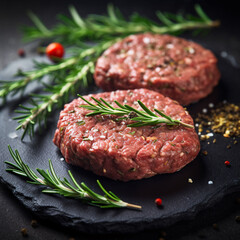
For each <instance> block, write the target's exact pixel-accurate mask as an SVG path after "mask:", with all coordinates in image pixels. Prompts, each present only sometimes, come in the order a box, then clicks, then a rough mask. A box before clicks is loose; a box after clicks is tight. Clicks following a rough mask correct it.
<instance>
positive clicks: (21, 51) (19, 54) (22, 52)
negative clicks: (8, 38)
mask: <svg viewBox="0 0 240 240" xmlns="http://www.w3.org/2000/svg"><path fill="white" fill-rule="evenodd" d="M18 56H19V57H24V56H25V51H24V50H23V49H22V48H19V49H18Z"/></svg>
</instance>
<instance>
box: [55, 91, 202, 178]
mask: <svg viewBox="0 0 240 240" xmlns="http://www.w3.org/2000/svg"><path fill="white" fill-rule="evenodd" d="M91 96H94V97H95V98H96V99H99V98H100V97H102V98H104V99H105V100H106V101H107V102H109V103H111V104H112V105H113V106H115V107H117V105H116V104H115V103H114V100H117V101H118V102H119V103H121V104H128V105H130V106H133V107H134V108H137V109H139V110H141V108H140V107H139V105H138V103H137V100H141V101H142V102H143V103H144V104H145V105H146V106H147V107H148V108H149V109H151V110H152V111H153V109H154V108H156V109H159V110H162V111H163V112H164V113H165V114H167V115H170V116H171V117H172V118H173V119H179V120H181V121H183V122H185V123H188V124H192V125H193V120H192V118H191V116H190V115H189V114H188V112H187V111H186V110H185V109H184V108H183V107H182V106H180V105H179V104H178V103H177V102H176V101H173V100H171V99H170V98H168V97H164V96H163V95H162V94H160V93H157V92H154V91H151V90H147V89H136V90H118V91H114V92H105V93H99V94H95V95H88V96H84V97H85V98H86V99H87V100H89V101H90V102H93V100H92V99H91ZM93 103H94V102H93ZM82 104H86V103H85V102H84V101H83V100H82V99H80V98H78V99H75V100H73V101H72V102H71V103H69V104H66V105H65V107H64V110H62V111H61V113H60V118H59V121H58V125H57V130H56V133H55V136H54V139H53V142H54V143H55V144H56V145H57V146H58V147H59V148H60V151H61V152H62V154H63V156H64V157H65V160H66V162H68V163H70V164H73V165H78V166H81V167H83V168H84V169H87V170H90V171H92V172H94V173H96V174H98V175H102V176H106V177H109V178H112V179H115V180H121V181H129V180H136V179H142V178H148V177H151V176H154V175H156V174H161V173H173V172H175V171H178V170H180V169H181V168H182V167H184V166H185V165H186V164H188V163H189V162H191V161H192V160H193V159H194V158H195V157H196V156H197V154H198V152H199V150H200V143H199V139H198V136H197V134H196V132H195V130H194V129H191V128H186V127H184V126H180V125H179V126H167V125H166V124H162V125H157V126H144V127H128V126H127V125H128V124H129V123H130V122H131V120H121V121H118V120H117V118H118V117H117V116H114V115H96V116H91V117H87V116H86V114H87V113H89V112H90V111H89V110H87V109H85V108H82V107H80V105H82Z"/></svg>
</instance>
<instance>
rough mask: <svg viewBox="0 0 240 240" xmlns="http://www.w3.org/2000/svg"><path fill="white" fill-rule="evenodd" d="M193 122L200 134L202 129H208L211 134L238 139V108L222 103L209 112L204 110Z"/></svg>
mask: <svg viewBox="0 0 240 240" xmlns="http://www.w3.org/2000/svg"><path fill="white" fill-rule="evenodd" d="M195 122H196V123H197V124H198V125H199V130H198V131H199V132H202V129H203V127H210V128H211V130H212V131H213V132H215V133H220V134H222V135H223V136H224V137H227V138H229V137H240V106H239V105H236V104H233V103H228V102H222V103H220V104H219V105H217V106H216V107H215V108H211V109H210V110H209V111H206V109H204V111H203V113H199V114H198V116H197V118H196V119H195Z"/></svg>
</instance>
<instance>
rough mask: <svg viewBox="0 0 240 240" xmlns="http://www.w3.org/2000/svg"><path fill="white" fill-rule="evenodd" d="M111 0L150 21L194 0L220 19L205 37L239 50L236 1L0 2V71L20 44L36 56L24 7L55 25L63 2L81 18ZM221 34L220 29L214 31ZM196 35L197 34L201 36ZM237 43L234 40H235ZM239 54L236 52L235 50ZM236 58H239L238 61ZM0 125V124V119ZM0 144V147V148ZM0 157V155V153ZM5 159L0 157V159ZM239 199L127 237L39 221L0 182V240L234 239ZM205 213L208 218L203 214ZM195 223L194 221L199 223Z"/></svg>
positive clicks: (189, 8)
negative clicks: (26, 39)
mask: <svg viewBox="0 0 240 240" xmlns="http://www.w3.org/2000/svg"><path fill="white" fill-rule="evenodd" d="M108 2H111V3H113V4H114V5H115V6H117V7H119V8H120V10H121V11H122V12H123V14H124V15H125V16H129V15H130V14H131V13H132V12H134V11H136V12H138V13H139V14H141V15H143V16H147V17H150V18H152V19H156V18H155V16H154V12H155V11H156V10H162V11H169V12H176V11H177V10H180V9H184V11H185V12H189V13H193V12H194V7H193V6H194V4H195V3H200V5H201V6H202V7H203V9H204V10H205V11H206V13H207V14H208V15H209V16H210V17H211V18H212V19H220V20H221V22H222V25H221V29H220V30H214V31H216V36H217V37H216V38H214V37H211V38H209V40H210V41H216V49H215V50H220V48H221V47H222V46H221V45H220V44H219V41H218V38H219V36H221V37H222V41H221V44H224V48H225V50H228V49H229V51H231V52H232V53H234V52H235V51H239V49H240V48H239V45H240V41H239V40H240V31H239V23H240V21H239V20H240V17H239V8H238V7H237V1H217V0H216V1H210V0H205V1H204V0H202V1H193V0H192V1H191V0H181V1H180V0H178V1H177V0H175V1H173V0H155V1H154V0H147V1H130V0H128V1H126V0H122V1H116V0H115V1H114V0H112V1H107V0H99V1H92V0H78V1H77V0H70V1H67V0H65V1H60V0H58V1H56V0H51V1H49V0H48V1H47V0H42V1H30V0H29V1H24V0H22V1H12V0H1V1H0V71H1V70H2V69H4V68H5V67H6V66H7V65H8V64H9V63H11V62H12V61H14V60H17V59H19V56H18V49H20V48H23V49H24V50H25V52H26V57H30V56H34V55H36V51H35V47H36V46H37V43H36V42H35V43H23V42H22V40H21V38H22V33H21V31H20V29H21V26H24V25H30V24H31V22H30V20H29V18H28V17H27V11H28V10H31V11H33V12H34V13H35V14H37V15H38V16H39V17H40V18H41V20H42V21H43V22H44V23H45V24H46V25H47V26H49V27H51V26H53V25H54V24H55V23H56V18H55V17H56V15H57V14H58V13H62V14H67V15H68V6H69V5H70V4H72V5H74V6H75V7H76V8H77V10H78V11H79V13H80V15H81V16H83V17H84V16H86V15H87V14H89V13H97V14H104V13H106V6H107V3H108ZM220 32H221V33H220ZM202 37H203V36H201V37H200V38H202ZM237 43H239V44H237ZM238 56H239V54H238ZM238 60H240V59H238ZM0 124H2V123H0ZM0 147H1V146H0ZM0 159H1V156H0ZM4 160H6V159H1V161H4ZM239 198H240V193H235V194H233V195H231V196H226V198H225V199H223V200H222V201H221V202H220V203H219V204H218V205H217V206H215V207H214V208H213V209H211V210H210V211H209V212H208V213H206V212H205V213H202V214H200V216H199V219H200V220H198V219H196V222H195V223H194V224H193V223H189V222H186V223H185V222H182V223H179V224H177V225H175V226H170V228H168V229H164V231H162V230H161V231H160V230H155V231H152V232H151V231H149V232H145V233H136V234H130V235H108V236H103V235H98V236H94V235H88V234H84V233H82V234H79V233H74V232H72V231H69V230H68V229H63V228H59V227H58V226H55V225H54V223H52V222H51V221H49V222H48V221H46V220H44V221H43V220H41V219H40V218H39V217H38V216H35V215H33V214H32V213H31V212H30V211H29V210H27V209H25V208H24V207H23V206H22V205H21V204H20V203H19V202H18V200H17V199H15V198H14V197H13V195H12V193H11V192H10V191H9V190H8V189H7V187H6V186H4V185H3V184H1V183H0V239H1V240H5V239H6V240H14V239H21V238H24V237H23V236H22V234H21V232H20V231H21V229H22V228H26V229H27V230H28V237H27V239H34V240H40V239H41V240H42V239H60V240H62V239H70V238H74V239H86V240H87V239H147V238H148V239H149V240H150V239H159V240H160V239H182V240H187V239H189V240H190V239H214V240H215V239H216V240H217V239H233V240H235V239H240V224H239V223H237V222H236V221H235V217H236V216H237V215H240V207H239V206H240V204H239V203H237V202H236V199H239ZM209 214H210V215H211V216H209ZM32 220H37V222H38V227H37V228H33V227H32V226H31V221H32ZM199 221H200V222H199Z"/></svg>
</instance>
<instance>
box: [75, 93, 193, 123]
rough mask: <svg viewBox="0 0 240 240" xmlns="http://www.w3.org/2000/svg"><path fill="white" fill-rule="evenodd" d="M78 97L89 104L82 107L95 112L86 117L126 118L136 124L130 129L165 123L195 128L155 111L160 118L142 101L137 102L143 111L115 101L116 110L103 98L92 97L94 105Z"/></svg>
mask: <svg viewBox="0 0 240 240" xmlns="http://www.w3.org/2000/svg"><path fill="white" fill-rule="evenodd" d="M78 96H79V97H80V98H81V99H82V100H83V101H85V102H86V103H87V104H88V105H80V107H83V108H86V109H88V110H91V111H93V112H91V113H88V114H87V115H86V116H94V115H98V114H100V115H116V116H125V117H124V118H125V119H126V118H127V119H131V120H132V121H135V123H131V124H129V125H128V127H142V126H148V125H157V124H162V123H165V124H167V125H183V126H184V127H188V128H194V126H193V125H190V124H187V123H184V122H182V121H181V120H176V119H173V118H171V117H170V116H168V115H166V114H165V113H164V112H163V111H160V110H158V109H154V111H155V112H156V113H158V114H159V115H160V116H159V115H156V114H155V113H154V112H152V111H151V110H150V109H149V108H147V107H146V105H144V104H143V103H142V102H141V101H137V102H138V104H139V106H140V107H141V108H142V109H143V110H137V109H136V108H133V107H131V106H129V105H127V104H125V105H122V104H120V103H119V102H118V101H114V102H115V103H116V105H117V106H118V108H115V107H113V106H112V105H110V104H109V103H108V102H106V101H105V100H104V99H103V98H100V100H97V99H96V98H94V97H91V98H92V100H93V101H95V102H96V103H97V104H93V103H91V102H89V101H88V100H87V99H85V98H84V97H83V96H81V95H79V94H78ZM120 119H122V118H120Z"/></svg>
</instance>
